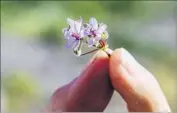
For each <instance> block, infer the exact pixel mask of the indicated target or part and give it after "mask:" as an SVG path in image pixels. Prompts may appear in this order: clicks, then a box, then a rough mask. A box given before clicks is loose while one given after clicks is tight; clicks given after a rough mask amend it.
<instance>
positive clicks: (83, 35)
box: [80, 29, 86, 38]
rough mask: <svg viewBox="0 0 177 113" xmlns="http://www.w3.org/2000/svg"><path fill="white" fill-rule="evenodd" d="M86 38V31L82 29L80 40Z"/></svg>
mask: <svg viewBox="0 0 177 113" xmlns="http://www.w3.org/2000/svg"><path fill="white" fill-rule="evenodd" d="M85 36H86V34H85V29H82V30H81V31H80V38H83V37H85Z"/></svg>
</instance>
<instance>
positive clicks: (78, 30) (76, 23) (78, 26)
mask: <svg viewBox="0 0 177 113" xmlns="http://www.w3.org/2000/svg"><path fill="white" fill-rule="evenodd" d="M74 27H75V30H76V31H77V33H80V31H81V27H82V18H80V19H79V20H76V21H75V23H74Z"/></svg>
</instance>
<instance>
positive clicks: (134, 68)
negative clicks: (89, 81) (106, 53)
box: [110, 49, 170, 112]
mask: <svg viewBox="0 0 177 113" xmlns="http://www.w3.org/2000/svg"><path fill="white" fill-rule="evenodd" d="M110 78H111V81H112V84H113V87H114V89H115V90H116V91H117V92H119V93H120V95H121V96H122V98H123V99H124V100H125V101H126V103H127V108H128V111H130V112H170V108H169V105H168V103H167V101H166V98H165V96H164V94H163V92H162V90H161V88H160V86H159V84H158V82H157V81H156V79H155V77H154V76H153V75H152V74H151V73H150V72H148V71H147V70H146V69H145V68H144V67H142V66H141V65H140V64H139V63H138V62H137V61H136V60H135V59H134V58H133V56H132V55H131V54H130V53H129V52H128V51H126V50H125V49H117V50H115V51H114V52H113V53H112V55H111V58H110Z"/></svg>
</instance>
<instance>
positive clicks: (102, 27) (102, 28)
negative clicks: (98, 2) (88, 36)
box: [97, 23, 107, 34]
mask: <svg viewBox="0 0 177 113" xmlns="http://www.w3.org/2000/svg"><path fill="white" fill-rule="evenodd" d="M106 28H107V25H106V24H103V23H102V24H100V26H99V28H98V30H97V33H99V34H102V33H103V32H104V31H105V30H106Z"/></svg>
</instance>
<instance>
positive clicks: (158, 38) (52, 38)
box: [1, 1, 177, 113]
mask: <svg viewBox="0 0 177 113" xmlns="http://www.w3.org/2000/svg"><path fill="white" fill-rule="evenodd" d="M92 7H94V8H92ZM176 12H177V2H175V1H169V2H167V1H159V2H155V1H147V2H140V1H137V2H114V1H104V2H98V1H96V2H94V1H92V2H81V1H75V2H74V1H73V2H72V1H69V2H64V1H61V2H54V1H53V2H49V1H43V2H42V1H41V2H27V1H26V2H10V1H9V2H1V79H2V81H1V82H2V86H1V108H2V113H24V112H25V113H28V112H29V113H31V112H33V113H39V112H41V111H40V110H41V109H42V108H43V106H45V105H46V104H47V102H48V100H49V98H50V96H51V95H52V93H53V92H54V90H55V89H56V88H58V87H60V86H62V85H64V84H66V83H68V82H69V81H71V80H72V79H73V78H74V77H76V76H77V75H78V74H79V73H80V71H81V70H82V68H83V66H84V65H85V64H86V63H87V61H88V60H89V58H90V57H91V56H92V55H88V56H84V57H81V58H77V57H75V56H74V55H73V54H72V51H71V50H68V49H66V48H64V47H63V45H64V43H65V42H64V40H63V38H62V34H61V29H62V28H63V27H65V26H66V22H65V18H67V17H72V18H78V17H79V16H82V17H83V18H84V20H86V21H87V20H88V19H89V17H92V16H94V17H96V18H98V20H101V21H102V22H104V23H106V24H108V31H109V34H110V39H109V43H110V46H111V47H112V48H113V49H115V48H119V47H124V48H126V49H127V50H128V51H130V52H131V53H132V54H133V55H134V56H135V58H136V59H137V60H138V61H139V62H140V63H141V64H142V65H143V66H144V67H146V68H147V69H148V70H149V71H151V72H152V73H154V74H155V76H156V78H157V80H158V81H159V82H160V84H161V86H162V89H163V90H164V92H165V95H166V96H167V98H168V101H169V103H170V106H171V108H172V110H173V111H177V108H176V105H177V103H176V101H177V93H176V77H177V30H176V28H177V14H176ZM68 67H72V68H68ZM24 103H25V104H24ZM125 107H126V106H125V103H124V102H123V100H122V99H121V97H120V96H119V95H118V94H116V93H115V95H114V96H113V98H112V100H111V102H110V104H109V106H108V107H107V109H106V110H105V111H109V112H117V111H126V108H125Z"/></svg>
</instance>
